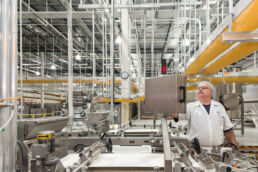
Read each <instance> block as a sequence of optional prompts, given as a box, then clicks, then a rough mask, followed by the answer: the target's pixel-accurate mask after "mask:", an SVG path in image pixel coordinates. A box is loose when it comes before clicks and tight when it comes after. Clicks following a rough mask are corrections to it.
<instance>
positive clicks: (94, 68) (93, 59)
mask: <svg viewBox="0 0 258 172" xmlns="http://www.w3.org/2000/svg"><path fill="white" fill-rule="evenodd" d="M92 53H93V57H92V61H93V63H92V65H93V66H92V70H93V73H92V77H93V84H92V92H93V96H94V95H95V93H94V92H95V86H94V80H95V77H96V60H95V11H94V10H93V11H92Z"/></svg>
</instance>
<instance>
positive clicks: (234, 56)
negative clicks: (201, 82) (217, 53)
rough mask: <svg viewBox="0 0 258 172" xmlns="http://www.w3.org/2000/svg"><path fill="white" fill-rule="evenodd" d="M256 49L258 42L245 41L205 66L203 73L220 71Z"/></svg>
mask: <svg viewBox="0 0 258 172" xmlns="http://www.w3.org/2000/svg"><path fill="white" fill-rule="evenodd" d="M257 6H258V5H257ZM256 50H258V43H257V42H243V43H241V44H240V45H239V46H237V47H236V48H234V49H232V50H231V51H229V52H228V53H227V54H225V55H224V56H222V57H221V58H220V59H218V60H217V61H215V62H214V63H212V64H211V65H210V66H208V67H207V68H205V69H204V71H203V73H204V74H212V73H215V72H218V71H219V70H220V69H223V68H224V67H226V66H228V65H230V64H232V63H234V62H236V61H238V60H240V59H241V58H243V57H245V56H247V55H249V54H251V53H252V52H254V51H256Z"/></svg>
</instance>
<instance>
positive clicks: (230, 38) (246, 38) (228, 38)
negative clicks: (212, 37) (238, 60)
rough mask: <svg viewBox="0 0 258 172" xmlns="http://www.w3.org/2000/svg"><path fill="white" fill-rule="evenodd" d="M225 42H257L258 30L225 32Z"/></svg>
mask: <svg viewBox="0 0 258 172" xmlns="http://www.w3.org/2000/svg"><path fill="white" fill-rule="evenodd" d="M222 41H223V42H256V41H258V32H225V33H223V35H222Z"/></svg>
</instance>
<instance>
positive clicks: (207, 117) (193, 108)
mask: <svg viewBox="0 0 258 172" xmlns="http://www.w3.org/2000/svg"><path fill="white" fill-rule="evenodd" d="M214 91H215V90H214V87H213V85H212V84H211V83H209V82H207V81H203V82H201V83H199V84H198V86H197V97H198V101H196V102H192V103H188V104H187V106H186V114H179V115H178V114H171V116H172V117H173V118H178V119H179V120H181V119H186V120H188V125H189V126H188V129H189V140H190V141H191V140H193V139H194V138H195V137H196V138H198V139H199V142H200V145H201V146H220V145H222V144H223V143H224V136H225V137H226V139H227V141H228V142H229V143H232V144H233V145H234V146H235V148H237V143H236V138H235V135H234V132H233V125H232V123H231V121H230V119H229V117H228V115H227V113H226V110H225V108H224V107H223V105H222V104H221V103H219V102H217V101H214V100H212V94H213V93H214Z"/></svg>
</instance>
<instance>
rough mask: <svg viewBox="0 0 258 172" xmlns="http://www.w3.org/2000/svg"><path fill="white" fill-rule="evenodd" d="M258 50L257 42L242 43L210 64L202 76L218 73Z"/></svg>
mask: <svg viewBox="0 0 258 172" xmlns="http://www.w3.org/2000/svg"><path fill="white" fill-rule="evenodd" d="M256 50H258V43H257V42H243V43H241V44H240V45H239V46H237V47H236V48H234V49H232V50H231V51H230V52H228V53H227V54H225V55H224V56H223V57H221V58H220V59H218V60H217V61H215V62H214V63H212V64H211V65H210V66H208V67H207V68H205V69H204V71H203V73H204V74H212V73H215V72H218V71H219V70H220V69H223V68H224V67H226V66H228V65H230V64H232V63H234V62H236V61H238V60H240V59H241V58H242V57H245V56H247V55H249V54H251V53H252V52H254V51H256Z"/></svg>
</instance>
